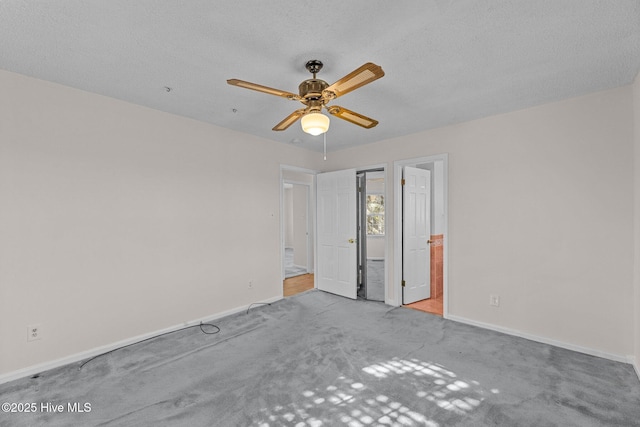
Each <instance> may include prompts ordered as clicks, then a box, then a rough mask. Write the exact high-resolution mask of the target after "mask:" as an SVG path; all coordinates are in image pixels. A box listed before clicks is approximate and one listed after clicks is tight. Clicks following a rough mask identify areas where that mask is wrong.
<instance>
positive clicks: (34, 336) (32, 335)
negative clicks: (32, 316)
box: [27, 324, 42, 341]
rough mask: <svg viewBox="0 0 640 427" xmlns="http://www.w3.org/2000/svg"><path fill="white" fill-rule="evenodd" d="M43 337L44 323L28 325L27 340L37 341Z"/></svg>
mask: <svg viewBox="0 0 640 427" xmlns="http://www.w3.org/2000/svg"><path fill="white" fill-rule="evenodd" d="M41 338H42V325H40V324H37V325H31V326H27V341H36V340H39V339H41Z"/></svg>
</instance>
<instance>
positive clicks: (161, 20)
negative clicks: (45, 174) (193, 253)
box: [0, 0, 640, 151]
mask: <svg viewBox="0 0 640 427" xmlns="http://www.w3.org/2000/svg"><path fill="white" fill-rule="evenodd" d="M309 59H319V60H321V61H323V62H324V64H325V66H324V68H323V70H322V71H321V72H320V74H319V75H318V77H319V78H322V79H324V80H326V81H327V82H328V83H333V82H334V81H335V80H337V79H339V78H341V77H342V76H344V75H346V74H347V73H349V72H350V71H352V70H353V69H355V68H357V67H359V66H360V65H362V64H364V63H365V62H369V61H370V62H374V63H376V64H378V65H380V66H382V68H383V69H384V71H385V73H386V75H385V77H383V78H382V79H380V80H377V81H375V82H373V83H371V84H369V85H367V86H364V87H362V88H360V89H358V90H356V91H354V92H352V93H349V94H347V95H345V96H344V97H341V98H340V99H339V100H336V101H333V102H332V104H338V105H341V106H343V107H346V108H348V109H351V110H354V111H356V112H359V113H361V114H364V115H366V116H369V117H372V118H375V119H377V120H379V122H380V124H379V125H378V126H377V127H376V128H373V129H371V130H366V129H362V128H360V127H358V126H355V125H352V124H350V123H348V122H345V121H343V120H340V119H337V118H332V120H331V128H330V130H329V132H328V134H327V145H328V149H329V150H337V149H342V148H346V147H350V146H355V145H359V144H366V143H369V142H375V141H380V140H383V139H387V138H392V137H396V136H399V135H405V134H409V133H414V132H418V131H421V130H425V129H430V128H435V127H440V126H444V125H448V124H453V123H459V122H463V121H467V120H471V119H476V118H480V117H485V116H489V115H492V114H497V113H503V112H507V111H512V110H516V109H521V108H526V107H530V106H533V105H538V104H542V103H546V102H551V101H555V100H559V99H563V98H568V97H573V96H579V95H583V94H586V93H590V92H594V91H598V90H603V89H609V88H614V87H618V86H622V85H626V84H629V83H631V82H632V81H633V79H634V77H635V76H636V74H637V73H638V70H639V69H640V1H637V0H616V1H602V0H522V1H519V0H511V1H505V0H502V1H497V0H496V1H493V0H484V1H483V0H478V1H472V0H467V1H458V0H449V1H445V0H431V1H426V0H411V1H409V0H407V1H401V2H392V1H381V0H368V1H364V0H359V1H344V0H339V1H338V0H327V1H314V2H312V1H307V0H297V1H285V0H273V1H268V2H267V1H259V0H253V1H248V0H234V1H225V2H222V1H211V0H189V1H184V0H180V1H177V0H174V1H168V0H165V1H158V0H153V1H152V0H138V1H130V0H93V1H86V0H56V1H51V0H39V1H32V0H3V1H1V2H0V68H2V69H5V70H9V71H13V72H17V73H20V74H24V75H28V76H33V77H37V78H39V79H43V80H49V81H53V82H57V83H61V84H63V85H67V86H71V87H75V88H79V89H83V90H86V91H89V92H95V93H99V94H102V95H106V96H109V97H113V98H118V99H122V100H125V101H128V102H132V103H135V104H140V105H144V106H147V107H151V108H154V109H157V110H162V111H167V112H170V113H174V114H179V115H182V116H186V117H191V118H193V119H196V120H201V121H204V122H209V123H213V124H216V125H219V126H223V127H226V128H230V129H235V130H238V131H242V132H247V133H250V134H254V135H258V136H260V137H264V138H269V139H273V140H276V141H280V142H283V143H287V144H296V145H298V146H302V147H305V148H308V149H312V150H318V151H320V150H321V149H322V148H321V147H322V144H321V140H322V137H312V136H309V135H306V134H305V133H303V132H302V130H301V129H300V125H299V124H298V123H296V124H294V125H292V126H291V127H290V128H289V129H287V130H286V131H284V132H273V131H272V130H271V128H272V127H273V126H274V125H275V124H277V123H278V122H280V120H282V119H283V118H284V117H285V116H287V115H288V114H289V113H291V112H292V111H293V110H295V109H298V108H300V104H299V103H298V102H296V101H289V100H286V99H284V98H279V97H275V96H270V95H266V94H263V93H259V92H255V91H250V90H246V89H241V88H238V87H233V86H229V85H227V83H226V80H227V79H229V78H238V79H242V80H248V81H251V82H255V83H259V84H262V85H266V86H270V87H274V88H278V89H283V90H286V91H290V92H297V87H298V84H299V83H300V82H301V81H302V80H304V79H307V78H309V77H310V74H309V73H308V72H307V70H306V69H305V68H304V64H305V62H306V61H307V60H309ZM166 87H169V88H171V91H167V90H166Z"/></svg>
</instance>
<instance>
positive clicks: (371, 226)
mask: <svg viewBox="0 0 640 427" xmlns="http://www.w3.org/2000/svg"><path fill="white" fill-rule="evenodd" d="M367 234H372V235H384V215H367Z"/></svg>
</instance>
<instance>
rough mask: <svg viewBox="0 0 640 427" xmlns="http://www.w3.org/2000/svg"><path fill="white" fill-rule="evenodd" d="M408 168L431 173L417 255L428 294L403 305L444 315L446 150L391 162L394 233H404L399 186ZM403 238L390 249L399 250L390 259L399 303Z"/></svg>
mask: <svg viewBox="0 0 640 427" xmlns="http://www.w3.org/2000/svg"><path fill="white" fill-rule="evenodd" d="M411 168H414V169H418V170H423V171H428V173H427V174H428V175H429V176H431V179H430V181H431V182H430V183H429V192H430V195H429V196H428V197H429V205H430V206H429V208H428V209H429V213H428V217H429V220H428V222H429V224H428V226H429V228H430V230H429V232H428V236H427V238H428V243H429V248H428V250H427V253H426V254H425V255H424V256H423V255H421V257H422V258H424V259H422V258H421V260H422V261H423V262H424V263H427V264H428V271H429V270H430V271H429V272H428V273H427V274H428V281H429V292H428V294H429V295H428V298H425V299H422V300H419V301H416V302H413V303H412V304H408V305H405V306H406V307H409V308H414V309H417V310H420V311H426V312H428V313H432V314H436V315H440V316H444V317H447V315H448V307H447V300H448V292H447V288H448V287H447V258H448V257H447V245H446V239H447V237H448V236H447V235H448V232H447V229H448V223H447V176H448V172H447V168H448V157H447V155H446V154H443V155H438V156H430V157H423V158H415V159H409V160H402V161H396V162H394V171H395V175H394V188H395V190H396V191H395V199H394V202H395V221H394V230H395V233H396V235H400V236H404V235H405V226H404V223H403V218H404V214H405V212H404V211H403V203H404V200H403V186H402V179H403V173H404V172H405V169H407V170H409V169H411ZM404 243H405V242H404V241H403V239H395V242H394V253H395V254H399V256H396V257H395V263H394V271H395V274H394V276H395V277H394V283H395V284H396V286H395V287H394V288H395V289H394V291H395V297H396V301H398V302H399V304H400V305H403V304H404V300H403V286H402V285H403V281H404V280H405V277H404V276H403V274H405V272H404V271H403V268H404V265H405V261H406V259H405V257H406V256H407V255H405V253H404V252H405V247H404V246H405V244H404Z"/></svg>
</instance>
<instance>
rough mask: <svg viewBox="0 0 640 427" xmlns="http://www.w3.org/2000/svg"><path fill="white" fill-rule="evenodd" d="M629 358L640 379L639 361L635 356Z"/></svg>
mask: <svg viewBox="0 0 640 427" xmlns="http://www.w3.org/2000/svg"><path fill="white" fill-rule="evenodd" d="M629 359H630V361H631V365H632V366H633V369H635V370H636V375H637V376H638V380H640V366H638V361H637V360H636V358H635V357H633V356H631V357H629Z"/></svg>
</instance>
